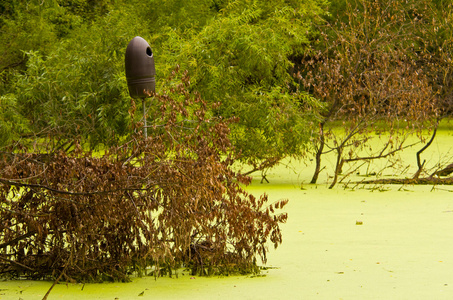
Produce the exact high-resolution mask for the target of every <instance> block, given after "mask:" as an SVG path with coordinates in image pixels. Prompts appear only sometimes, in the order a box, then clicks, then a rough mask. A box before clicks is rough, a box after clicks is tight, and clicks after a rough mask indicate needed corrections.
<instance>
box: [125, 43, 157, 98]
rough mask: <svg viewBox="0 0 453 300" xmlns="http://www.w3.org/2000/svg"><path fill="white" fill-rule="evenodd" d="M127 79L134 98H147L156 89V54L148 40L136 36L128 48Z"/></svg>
mask: <svg viewBox="0 0 453 300" xmlns="http://www.w3.org/2000/svg"><path fill="white" fill-rule="evenodd" d="M125 66H126V80H127V86H128V89H129V94H130V95H131V97H132V98H146V97H148V95H147V94H146V92H148V93H150V92H154V91H155V90H156V78H155V76H156V68H155V66H154V55H153V51H152V50H151V47H150V46H149V44H148V42H147V41H145V40H144V39H143V38H141V37H139V36H136V37H134V38H133V39H132V40H131V41H130V42H129V44H128V45H127V48H126V55H125Z"/></svg>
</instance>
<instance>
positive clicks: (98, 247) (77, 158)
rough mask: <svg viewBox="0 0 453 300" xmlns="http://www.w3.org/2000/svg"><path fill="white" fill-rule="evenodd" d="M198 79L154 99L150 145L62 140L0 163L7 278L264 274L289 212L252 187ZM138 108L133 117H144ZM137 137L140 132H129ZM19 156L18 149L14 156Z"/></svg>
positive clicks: (0, 229) (0, 246)
mask: <svg viewBox="0 0 453 300" xmlns="http://www.w3.org/2000/svg"><path fill="white" fill-rule="evenodd" d="M187 87H188V77H186V76H183V78H182V82H181V83H178V84H174V86H173V87H172V89H171V90H170V91H168V93H165V94H160V95H159V94H158V95H155V96H154V99H155V103H154V111H153V112H152V116H153V122H152V125H151V127H150V128H148V132H149V138H147V139H144V138H143V135H142V133H141V131H142V127H143V124H142V123H136V124H134V126H135V127H134V128H133V130H134V132H135V133H134V134H132V135H131V137H130V138H128V139H126V140H124V141H123V142H122V143H121V144H120V145H118V146H112V147H108V148H105V149H104V151H105V153H104V154H102V155H101V154H99V153H93V152H90V151H86V150H84V148H83V144H81V143H80V142H81V141H80V140H78V141H76V142H75V143H74V144H73V147H71V149H70V150H68V151H62V150H60V151H47V149H46V148H45V147H46V146H48V147H49V149H50V150H52V149H53V147H51V146H50V144H52V143H53V141H52V138H51V139H46V140H42V141H41V145H39V147H40V148H39V151H36V149H33V147H34V146H35V147H36V145H32V144H20V145H15V148H14V149H12V148H11V149H9V148H8V149H5V150H4V151H2V152H1V154H0V219H1V220H2V222H1V224H0V275H1V276H9V277H13V278H23V277H26V278H32V279H55V278H57V277H58V279H60V278H62V279H64V280H66V281H72V280H77V281H102V280H127V279H128V275H130V274H133V273H134V274H154V275H155V276H159V275H162V274H170V275H171V274H174V272H175V270H176V269H178V268H187V269H189V270H191V272H192V273H193V274H200V275H206V274H230V273H238V272H239V273H253V272H259V268H258V261H257V259H258V258H261V261H262V262H266V249H267V247H268V246H269V243H270V244H271V245H273V246H274V247H277V246H278V245H279V244H280V243H281V242H282V234H281V231H280V228H279V224H280V223H282V222H285V221H286V218H287V215H286V213H278V212H277V211H278V210H279V209H281V208H283V206H284V205H285V204H286V202H287V201H286V200H280V201H277V202H275V203H272V204H268V203H267V202H268V199H267V196H266V195H262V196H260V197H255V196H253V195H251V194H249V193H247V192H246V191H245V190H244V185H247V184H248V183H250V178H249V177H245V176H242V175H240V174H238V173H235V172H234V171H233V169H232V164H233V163H234V162H235V160H236V157H235V156H234V155H235V154H234V151H232V148H231V142H230V140H229V138H228V135H229V132H230V130H229V128H228V125H229V123H230V122H233V121H234V120H226V119H223V118H222V117H216V116H213V115H212V114H211V113H210V107H209V105H207V103H206V102H205V101H203V100H201V98H200V96H199V95H193V94H190V93H189V92H188V90H187ZM134 108H135V106H134V104H132V110H131V111H130V113H131V114H134ZM131 130H132V129H131ZM8 150H9V151H8Z"/></svg>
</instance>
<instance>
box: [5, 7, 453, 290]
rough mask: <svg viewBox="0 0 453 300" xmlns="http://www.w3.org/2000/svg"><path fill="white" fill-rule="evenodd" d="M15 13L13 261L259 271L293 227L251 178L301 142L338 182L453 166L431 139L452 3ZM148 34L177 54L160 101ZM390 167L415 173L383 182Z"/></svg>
mask: <svg viewBox="0 0 453 300" xmlns="http://www.w3.org/2000/svg"><path fill="white" fill-rule="evenodd" d="M0 11H1V13H2V19H1V20H0V27H1V31H0V41H1V43H0V53H1V54H2V55H1V57H0V79H1V81H0V95H1V96H0V105H1V109H0V218H1V219H2V220H4V222H2V223H1V225H0V226H1V227H0V229H1V230H0V273H1V275H2V276H6V277H8V276H9V277H13V278H21V277H23V276H25V277H27V278H33V279H41V278H45V279H53V280H56V281H58V280H60V279H63V280H67V281H71V280H94V281H99V280H106V279H109V280H128V278H129V275H130V274H132V273H137V274H142V273H144V272H148V271H147V270H150V268H151V270H152V273H153V274H154V275H155V276H158V275H160V274H171V273H172V272H174V270H175V269H177V268H179V267H181V266H183V267H187V268H189V269H190V270H191V272H192V273H194V274H230V273H234V272H239V273H250V272H252V273H253V272H258V271H259V268H258V267H257V266H258V261H259V259H261V261H262V262H266V259H267V253H268V248H267V247H268V246H269V244H270V245H272V246H274V247H277V246H279V245H281V243H282V240H283V236H282V232H281V226H282V224H283V223H284V222H286V220H287V214H286V212H285V211H284V206H285V205H286V203H287V200H286V199H283V200H277V201H276V202H272V203H269V201H268V197H267V195H265V194H263V195H259V196H254V195H251V194H250V193H248V192H247V190H246V189H245V188H244V186H246V185H247V184H249V183H250V180H251V179H250V177H249V175H254V174H256V173H260V176H261V181H262V182H266V181H268V177H266V176H267V174H269V172H271V170H272V168H273V167H275V166H277V165H279V164H281V163H282V162H287V161H288V160H290V161H291V160H294V161H303V162H304V163H305V164H306V165H307V164H310V162H311V161H313V162H314V166H313V169H312V171H313V174H312V176H311V179H310V180H309V182H311V184H317V183H318V180H319V178H320V177H321V176H326V177H327V178H328V180H327V182H328V183H329V188H330V189H333V188H335V187H337V186H338V185H339V184H341V187H344V188H350V187H351V185H352V186H355V187H357V186H360V185H361V184H365V183H366V182H365V180H367V181H369V182H372V183H373V184H374V185H376V184H377V185H378V186H381V185H382V184H384V183H392V182H393V183H403V184H415V183H424V184H434V185H437V184H451V183H452V179H451V177H450V172H449V171H450V168H451V163H452V161H451V159H450V158H451V155H448V154H445V155H444V154H442V155H443V156H441V154H439V155H438V159H437V161H434V160H433V159H432V157H431V158H430V157H429V156H428V155H427V153H428V152H430V151H431V147H432V145H434V144H436V140H437V137H438V132H439V131H440V130H441V129H442V126H449V120H450V118H451V114H452V112H453V108H452V107H453V84H452V83H453V81H452V78H453V76H452V70H453V69H452V66H453V64H452V53H453V48H452V46H453V30H452V28H451V26H453V25H452V24H453V22H452V21H453V20H452V18H453V6H452V3H451V1H447V0H436V1H428V0H421V1H390V0H373V1H370V0H338V1H333V0H332V1H326V0H310V1H303V2H302V1H280V0H271V1H252V0H203V1H199V0H198V1H195V0H188V1H172V0H169V1H154V0H150V1H148V2H146V1H136V0H133V1H123V0H117V1H111V0H102V1H84V0H81V1H70V0H69V1H67V0H54V1H37V0H32V1H26V2H24V1H16V0H8V1H1V2H0ZM136 35H140V36H142V37H144V38H145V39H146V40H147V41H148V42H149V43H150V45H151V46H152V47H153V53H154V55H155V61H156V71H157V84H156V86H157V90H156V93H155V94H150V95H149V96H150V97H149V98H147V99H145V100H144V107H145V110H144V111H143V112H142V111H141V110H140V109H136V108H137V106H138V105H140V104H139V103H136V102H135V100H133V99H130V97H129V95H128V92H127V85H126V80H125V76H124V55H123V54H124V52H125V48H126V46H127V44H128V42H129V41H130V40H131V39H132V38H133V37H134V36H136ZM144 118H146V121H147V122H144V120H145V119H144ZM144 123H146V124H147V127H148V128H147V130H148V138H144V136H143V125H144ZM408 152H410V153H412V154H411V155H413V160H412V161H410V162H409V164H407V163H404V162H403V161H402V160H401V159H400V158H401V156H403V155H404V156H405V155H406V153H408ZM403 153H404V154H403ZM332 154H333V155H334V160H333V161H334V163H330V162H328V160H327V158H328V159H329V160H330V159H331V155H332ZM302 165H304V164H302ZM238 166H240V168H238ZM376 166H380V167H376ZM389 172H390V173H391V175H395V174H397V175H399V176H400V177H399V178H391V179H389V180H391V181H383V180H384V179H383V178H382V175H383V174H388V173H389ZM409 172H410V173H409ZM357 175H359V176H366V178H362V179H360V178H357ZM370 177H373V178H370ZM385 180H387V179H385ZM301 183H302V181H301ZM303 184H306V183H303ZM315 186H316V185H315Z"/></svg>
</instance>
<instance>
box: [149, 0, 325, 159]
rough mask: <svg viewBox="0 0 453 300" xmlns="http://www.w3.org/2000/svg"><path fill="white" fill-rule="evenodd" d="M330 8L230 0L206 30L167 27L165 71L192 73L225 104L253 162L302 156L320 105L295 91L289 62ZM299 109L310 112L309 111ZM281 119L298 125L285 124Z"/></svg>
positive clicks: (199, 86) (159, 40) (204, 91)
mask: <svg viewBox="0 0 453 300" xmlns="http://www.w3.org/2000/svg"><path fill="white" fill-rule="evenodd" d="M324 4H325V3H323V2H321V1H309V2H305V3H303V4H301V3H299V2H297V1H293V2H284V1H270V2H269V1H224V2H222V6H221V7H222V8H221V9H220V12H219V13H217V14H216V15H215V17H211V18H210V19H209V20H207V21H206V25H205V26H204V27H203V28H202V29H201V30H198V27H197V26H194V27H192V28H190V30H189V29H187V28H185V30H183V31H179V30H177V29H173V28H167V30H166V31H164V33H163V34H162V33H161V34H160V35H157V36H156V37H155V43H156V44H157V45H162V46H160V48H162V49H163V50H162V51H163V54H162V58H161V59H163V60H165V65H166V66H172V65H174V64H176V63H177V64H180V65H181V68H183V69H188V70H189V74H190V75H191V80H192V82H193V83H194V86H193V88H194V89H196V90H197V91H199V92H200V93H201V95H202V96H203V97H204V98H205V99H207V100H209V101H212V102H221V104H222V105H221V107H220V108H219V109H218V110H217V111H216V113H218V114H219V115H222V116H225V117H229V116H233V115H234V116H237V117H239V124H238V125H237V126H236V127H235V128H234V130H233V133H232V134H233V142H234V143H235V145H236V146H238V148H239V149H240V150H241V151H242V153H243V155H244V156H243V159H244V160H245V161H247V162H249V163H252V164H256V163H257V162H258V161H260V160H263V159H269V158H271V157H273V156H274V155H275V153H280V155H282V156H285V155H301V153H302V152H303V145H304V144H305V143H306V142H307V140H308V138H309V136H310V134H311V133H310V131H309V130H305V131H304V130H300V129H301V128H306V129H308V128H310V122H311V121H313V117H315V115H316V111H317V109H318V106H317V105H316V101H315V100H314V99H312V98H307V97H306V96H305V95H303V94H302V95H300V94H299V93H298V92H294V91H293V90H292V89H291V87H292V86H293V82H292V80H293V79H292V77H291V76H290V73H289V71H290V69H291V68H292V62H291V60H290V57H291V56H294V55H298V54H300V53H303V52H304V51H305V49H306V48H307V45H308V44H309V43H310V34H311V31H312V24H313V23H316V22H321V19H320V16H321V15H322V14H323V5H324ZM189 19H190V15H189ZM163 71H164V72H165V73H167V72H168V70H163ZM307 99H310V101H305V100H307ZM310 105H312V106H310ZM300 107H304V108H305V107H310V109H309V110H310V113H309V114H307V113H305V112H303V111H301V110H300V109H299V108H300ZM282 116H286V117H287V119H288V120H292V121H293V125H294V127H292V128H288V126H287V125H288V123H284V122H283V123H282V122H280V121H279V119H281V118H282ZM288 143H292V144H288Z"/></svg>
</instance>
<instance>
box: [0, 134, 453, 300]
mask: <svg viewBox="0 0 453 300" xmlns="http://www.w3.org/2000/svg"><path fill="white" fill-rule="evenodd" d="M451 139H452V137H451V135H445V136H443V138H442V140H443V142H441V143H439V144H438V145H437V146H436V147H438V149H437V150H439V148H442V150H443V151H442V152H443V153H445V152H447V153H448V152H449V151H450V153H451V150H450V146H449V145H453V143H451ZM445 140H447V142H445ZM433 153H434V152H433ZM427 155H431V157H434V158H433V161H434V160H436V159H438V158H437V156H436V155H437V154H427ZM411 159H412V158H411ZM312 170H313V168H312V167H311V166H309V167H307V166H305V165H303V164H301V163H297V162H287V164H286V165H282V166H280V167H278V168H276V169H273V170H271V171H269V173H268V176H267V178H268V179H269V181H270V183H269V184H260V183H259V182H260V179H261V178H260V177H259V176H256V177H255V179H254V180H253V182H252V184H251V185H250V186H249V187H248V190H249V191H250V192H251V193H254V194H256V195H259V194H263V193H267V194H268V195H269V200H270V202H272V201H276V200H279V199H282V198H288V199H289V200H290V201H289V203H288V205H287V206H286V207H285V211H287V212H288V215H289V218H288V222H287V223H286V224H283V225H281V226H282V231H283V244H282V245H281V246H280V247H279V248H278V249H276V250H274V249H269V250H270V251H269V253H268V263H267V265H266V267H268V268H267V270H264V271H263V272H262V275H263V276H255V277H254V276H230V277H198V276H191V275H188V274H185V275H183V274H180V275H179V277H178V278H158V279H157V280H155V279H154V277H143V278H134V279H133V280H132V282H130V283H103V284H85V285H84V284H71V283H68V284H66V283H64V282H62V283H60V284H58V285H56V286H55V287H54V288H53V290H52V292H51V293H50V295H49V297H48V299H81V298H83V299H112V300H113V299H119V300H121V299H229V300H231V299H452V298H453V251H452V249H453V230H452V229H453V197H452V196H453V194H452V191H453V188H452V187H448V186H447V187H443V186H436V187H434V188H433V186H396V185H395V186H382V185H381V186H373V185H359V186H356V187H355V188H354V189H353V190H352V189H350V188H348V189H345V188H344V187H343V185H337V186H336V187H335V188H334V189H328V182H327V181H328V179H329V177H328V176H327V175H324V177H325V178H324V179H325V181H323V182H322V183H320V184H318V185H309V184H307V183H308V182H309V180H310V176H311V173H310V172H311V171H312ZM320 178H321V177H320ZM301 182H305V183H304V184H302V186H301ZM51 285H52V283H51V282H33V281H19V280H15V281H4V282H0V299H23V300H28V299H42V297H43V296H44V295H45V294H46V292H47V290H48V289H49V288H50V286H51Z"/></svg>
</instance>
